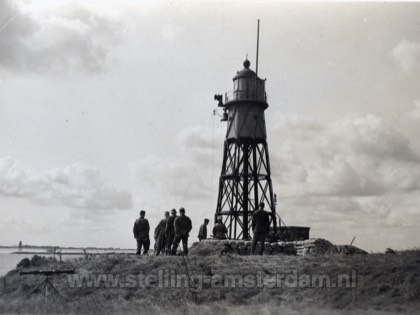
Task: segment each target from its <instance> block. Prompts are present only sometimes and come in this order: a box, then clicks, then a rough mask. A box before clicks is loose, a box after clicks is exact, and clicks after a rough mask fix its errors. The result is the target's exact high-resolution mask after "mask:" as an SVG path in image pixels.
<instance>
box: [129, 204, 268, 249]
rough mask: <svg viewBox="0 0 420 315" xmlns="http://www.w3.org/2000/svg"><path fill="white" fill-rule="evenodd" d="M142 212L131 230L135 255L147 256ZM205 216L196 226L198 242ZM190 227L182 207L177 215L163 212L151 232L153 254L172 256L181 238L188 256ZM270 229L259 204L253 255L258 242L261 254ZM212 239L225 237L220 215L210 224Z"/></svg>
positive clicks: (146, 224)
mask: <svg viewBox="0 0 420 315" xmlns="http://www.w3.org/2000/svg"><path fill="white" fill-rule="evenodd" d="M145 216H146V211H144V210H141V211H140V217H139V218H138V219H137V220H136V221H135V223H134V228H133V233H134V238H135V239H136V240H137V252H136V254H137V255H140V254H141V251H142V249H143V255H147V253H148V252H149V248H150V238H149V232H150V225H149V221H148V220H147V219H146V218H145ZM209 222H210V221H209V219H204V223H203V224H202V225H201V226H200V230H199V232H198V239H199V241H200V242H201V241H203V240H205V239H207V225H208V224H209ZM191 229H192V223H191V219H190V218H189V217H188V216H186V215H185V209H184V208H180V209H179V215H177V212H176V210H175V209H172V210H171V213H170V214H169V211H165V213H164V218H163V219H162V220H161V221H160V222H159V224H158V225H157V226H156V228H155V231H154V238H155V255H156V256H158V255H160V254H166V255H176V254H177V250H178V246H179V243H180V242H181V241H182V249H183V253H184V255H188V237H189V233H190V231H191ZM269 229H270V215H269V213H268V212H266V211H264V203H262V202H261V203H260V205H259V208H258V210H256V211H255V212H254V213H253V215H252V231H253V238H252V247H251V251H252V253H253V254H254V253H255V250H256V248H257V243H258V242H259V243H260V244H261V245H260V250H259V254H260V255H262V253H263V251H264V243H265V239H266V238H267V234H268V232H269ZM213 238H214V239H218V240H225V239H228V230H227V228H226V226H225V224H224V223H223V220H222V217H218V218H217V220H216V223H215V225H214V227H213Z"/></svg>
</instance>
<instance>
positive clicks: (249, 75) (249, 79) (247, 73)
mask: <svg viewBox="0 0 420 315" xmlns="http://www.w3.org/2000/svg"><path fill="white" fill-rule="evenodd" d="M243 65H244V69H242V70H241V71H238V73H237V74H236V76H235V77H234V78H233V91H232V92H228V93H226V95H225V104H226V103H229V102H233V101H254V102H255V101H257V102H263V103H266V102H267V97H266V94H265V80H262V79H260V78H258V77H257V75H256V73H255V72H254V71H252V70H251V69H249V66H250V65H251V63H250V62H249V60H248V59H246V60H245V61H244V63H243Z"/></svg>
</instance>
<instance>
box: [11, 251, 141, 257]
mask: <svg viewBox="0 0 420 315" xmlns="http://www.w3.org/2000/svg"><path fill="white" fill-rule="evenodd" d="M10 254H16V255H73V256H80V255H85V254H86V255H113V254H127V255H135V253H128V252H105V253H89V252H86V253H83V252H81V253H72V252H61V253H48V252H24V251H20V252H12V253H10Z"/></svg>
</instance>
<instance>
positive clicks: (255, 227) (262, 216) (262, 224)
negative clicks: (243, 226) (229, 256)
mask: <svg viewBox="0 0 420 315" xmlns="http://www.w3.org/2000/svg"><path fill="white" fill-rule="evenodd" d="M269 230H270V216H269V214H268V213H267V212H265V211H264V203H263V202H261V203H260V207H259V208H258V210H257V211H255V212H254V214H253V215H252V231H253V233H254V236H253V237H252V244H251V253H252V254H254V252H255V250H256V247H257V242H260V244H261V246H260V252H259V255H262V254H263V251H264V249H265V246H264V245H265V239H266V237H267V234H268V232H269Z"/></svg>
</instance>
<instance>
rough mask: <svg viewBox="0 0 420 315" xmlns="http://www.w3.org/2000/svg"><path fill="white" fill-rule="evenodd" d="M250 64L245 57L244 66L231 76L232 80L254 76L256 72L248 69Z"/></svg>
mask: <svg viewBox="0 0 420 315" xmlns="http://www.w3.org/2000/svg"><path fill="white" fill-rule="evenodd" d="M250 65H251V63H250V62H249V60H248V59H245V61H244V68H243V69H242V70H241V71H238V73H237V74H236V76H235V77H234V78H233V80H237V79H240V78H255V77H256V74H255V72H254V71H252V70H251V69H249V66H250Z"/></svg>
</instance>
